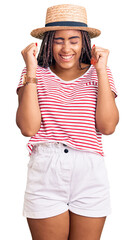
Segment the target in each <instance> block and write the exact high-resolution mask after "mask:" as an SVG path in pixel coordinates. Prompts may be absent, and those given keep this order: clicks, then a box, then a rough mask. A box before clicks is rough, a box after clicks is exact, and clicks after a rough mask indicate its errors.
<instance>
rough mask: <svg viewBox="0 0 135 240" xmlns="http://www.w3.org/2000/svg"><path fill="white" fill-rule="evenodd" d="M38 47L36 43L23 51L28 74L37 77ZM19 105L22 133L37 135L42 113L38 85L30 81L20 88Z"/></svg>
mask: <svg viewBox="0 0 135 240" xmlns="http://www.w3.org/2000/svg"><path fill="white" fill-rule="evenodd" d="M36 52H37V47H36V45H35V44H34V43H32V44H30V45H29V46H28V47H26V48H25V49H24V50H23V51H22V52H21V53H22V55H23V58H24V61H25V63H26V69H27V72H26V74H27V76H29V77H33V78H36V69H37V59H36ZM18 100H19V106H18V109H17V113H16V123H17V126H18V127H19V128H20V130H21V132H22V134H23V135H24V136H27V137H31V136H33V135H35V134H36V133H37V132H38V130H39V129H40V125H41V113H40V108H39V103H38V96H37V85H36V84H35V83H29V84H28V85H27V84H26V85H25V86H23V87H21V88H20V89H19V90H18Z"/></svg>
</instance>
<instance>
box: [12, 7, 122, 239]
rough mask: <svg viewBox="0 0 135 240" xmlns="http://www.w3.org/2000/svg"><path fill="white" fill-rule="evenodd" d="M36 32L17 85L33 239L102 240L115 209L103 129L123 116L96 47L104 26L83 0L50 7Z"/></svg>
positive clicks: (105, 55)
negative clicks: (93, 23)
mask: <svg viewBox="0 0 135 240" xmlns="http://www.w3.org/2000/svg"><path fill="white" fill-rule="evenodd" d="M31 35H32V36H33V37H36V38H40V39H42V44H41V48H40V51H39V55H38V58H36V54H37V52H38V47H37V44H35V43H32V44H30V45H29V46H27V47H26V48H25V49H24V50H23V51H22V55H23V58H24V61H25V63H26V67H25V68H24V69H23V71H22V75H21V79H20V83H19V85H18V89H17V92H18V96H19V106H18V110H17V117H16V119H17V125H18V127H19V128H20V130H21V132H22V134H23V135H24V136H28V137H31V138H30V140H29V143H28V148H29V152H30V161H29V164H28V179H27V187H26V192H25V200H24V212H23V213H24V216H25V217H26V218H27V221H28V224H29V228H30V231H31V234H32V238H33V240H43V239H46V240H51V239H53V240H54V239H55V240H57V239H58V240H66V239H69V240H76V239H77V240H84V239H85V240H87V239H91V240H99V239H100V236H101V233H102V230H103V226H104V223H105V219H106V216H107V215H108V214H110V201H109V185H108V178H107V173H106V169H105V163H104V157H103V156H104V152H103V149H102V139H101V138H102V134H107V135H108V134H112V133H113V132H114V131H115V127H116V125H117V123H118V118H119V114H118V110H117V107H116V104H115V97H116V96H117V93H116V89H115V86H114V82H113V78H112V75H111V71H110V69H109V68H108V67H107V59H108V55H109V51H108V50H107V49H103V48H101V47H97V46H95V45H94V46H93V47H92V48H91V38H93V37H97V36H99V35H100V31H99V30H98V29H94V28H89V27H88V26H87V17H86V11H85V8H83V7H80V6H75V5H69V4H65V5H57V6H53V7H51V8H48V10H47V14H46V25H45V27H44V28H39V29H35V30H33V31H32V32H31Z"/></svg>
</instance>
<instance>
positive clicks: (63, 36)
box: [16, 30, 119, 240]
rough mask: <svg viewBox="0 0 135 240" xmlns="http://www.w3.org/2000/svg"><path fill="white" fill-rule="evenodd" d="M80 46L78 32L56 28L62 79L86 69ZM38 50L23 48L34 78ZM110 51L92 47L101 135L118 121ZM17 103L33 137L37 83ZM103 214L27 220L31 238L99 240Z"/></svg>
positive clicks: (18, 117)
mask: <svg viewBox="0 0 135 240" xmlns="http://www.w3.org/2000/svg"><path fill="white" fill-rule="evenodd" d="M81 49H82V38H81V33H80V31H76V30H64V31H56V33H55V39H54V43H53V55H54V58H55V61H56V64H55V66H51V67H50V68H51V70H52V71H53V72H54V73H55V74H56V75H57V76H59V77H60V78H61V79H63V80H65V81H69V80H73V79H75V78H78V77H80V76H81V75H83V74H84V73H85V72H86V71H87V70H88V67H89V66H88V65H87V64H82V67H83V68H84V69H83V70H81V69H80V68H79V57H80V54H81ZM37 52H38V48H37V46H36V45H35V44H34V43H32V44H30V45H29V46H27V47H26V48H25V49H24V50H22V52H21V53H22V56H23V58H24V61H25V63H26V67H27V75H28V76H30V77H36V69H37V59H36V54H37ZM108 55H109V51H108V50H107V49H103V48H101V47H93V48H92V57H93V58H94V59H95V60H96V64H95V68H96V71H97V75H98V96H97V108H96V127H97V128H98V129H99V131H100V132H101V133H103V134H112V133H113V132H114V131H115V127H116V125H117V123H118V120H119V114H118V109H117V107H116V104H115V97H114V93H113V92H112V91H111V88H110V85H109V81H108V76H107V72H106V65H107V60H108ZM18 96H19V106H18V110H17V115H16V121H17V125H18V126H19V128H20V129H21V132H22V134H23V135H25V136H33V135H34V134H35V133H36V132H37V131H38V130H39V128H40V124H41V113H40V109H39V105H38V98H37V87H36V84H32V83H31V84H28V85H26V86H24V87H22V88H20V89H19V92H18ZM105 219H106V217H101V218H90V217H84V216H79V215H77V214H74V213H72V212H70V211H67V212H65V213H62V214H59V215H57V216H55V217H50V218H46V219H27V221H28V224H29V228H30V231H31V234H32V238H33V240H45V239H46V240H51V239H52V240H54V239H55V240H66V239H69V240H76V239H77V240H82V239H85V240H87V239H89V240H99V239H100V236H101V233H102V230H103V226H104V223H105Z"/></svg>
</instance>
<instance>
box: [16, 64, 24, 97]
mask: <svg viewBox="0 0 135 240" xmlns="http://www.w3.org/2000/svg"><path fill="white" fill-rule="evenodd" d="M24 74H26V67H24V68H23V70H22V73H21V77H20V81H19V84H18V86H17V89H16V93H17V94H18V90H19V88H21V87H23V86H24V85H23V75H24Z"/></svg>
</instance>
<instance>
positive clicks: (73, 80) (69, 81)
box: [48, 65, 92, 84]
mask: <svg viewBox="0 0 135 240" xmlns="http://www.w3.org/2000/svg"><path fill="white" fill-rule="evenodd" d="M91 67H92V65H91V66H90V67H89V68H88V70H87V71H86V72H85V73H84V74H83V75H81V76H80V77H78V78H75V79H72V80H68V81H66V80H63V79H62V78H60V77H59V76H58V75H57V74H55V73H54V72H53V71H52V70H51V69H50V67H48V69H49V71H50V72H51V74H53V75H54V76H55V77H56V78H58V79H59V80H60V81H61V82H63V83H66V84H68V83H72V82H75V81H76V80H78V79H79V78H83V77H84V76H85V75H86V74H87V73H88V72H89V71H90V70H91Z"/></svg>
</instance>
